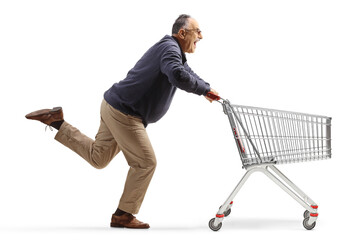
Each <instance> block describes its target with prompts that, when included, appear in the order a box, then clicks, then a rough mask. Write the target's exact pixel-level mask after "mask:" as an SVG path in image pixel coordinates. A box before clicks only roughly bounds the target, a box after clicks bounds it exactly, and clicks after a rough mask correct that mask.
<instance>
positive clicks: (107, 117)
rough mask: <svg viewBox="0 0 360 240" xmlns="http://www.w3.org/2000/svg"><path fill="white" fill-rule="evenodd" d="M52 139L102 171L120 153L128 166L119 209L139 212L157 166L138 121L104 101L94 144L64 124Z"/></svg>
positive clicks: (91, 140) (144, 132)
mask: <svg viewBox="0 0 360 240" xmlns="http://www.w3.org/2000/svg"><path fill="white" fill-rule="evenodd" d="M55 139H56V140H57V141H59V142H60V143H62V144H63V145H65V146H66V147H68V148H70V149H71V150H73V151H74V152H76V153H77V154H79V155H80V156H81V157H82V158H84V159H85V160H86V161H87V162H88V163H90V164H91V165H92V166H93V167H95V168H98V169H101V168H104V167H106V166H107V165H108V164H109V162H110V161H111V160H112V159H113V158H114V157H115V156H116V154H117V153H119V152H120V151H122V152H123V154H124V156H125V158H126V160H127V162H128V165H129V166H130V169H129V172H128V175H127V179H126V183H125V187H124V191H123V194H122V197H121V199H120V202H119V206H118V207H119V209H121V210H123V211H125V212H128V213H132V214H136V213H138V212H139V209H140V206H141V203H142V201H143V200H144V196H145V193H146V190H147V188H148V186H149V184H150V181H151V178H152V176H153V174H154V171H155V167H156V157H155V153H154V151H153V148H152V146H151V143H150V140H149V138H148V135H147V133H146V129H145V128H144V125H143V123H142V121H141V119H139V118H136V117H133V116H129V115H126V114H123V113H122V112H120V111H118V110H116V109H114V108H113V107H112V106H110V105H109V104H108V103H107V102H106V101H105V100H103V102H102V104H101V122H100V127H99V131H98V133H97V135H96V137H95V141H94V140H93V139H91V138H89V137H87V136H85V135H84V134H82V133H81V132H80V131H79V130H78V129H76V128H75V127H73V126H71V125H70V124H69V123H67V122H64V123H63V124H62V125H61V127H60V129H59V131H58V133H57V134H56V136H55Z"/></svg>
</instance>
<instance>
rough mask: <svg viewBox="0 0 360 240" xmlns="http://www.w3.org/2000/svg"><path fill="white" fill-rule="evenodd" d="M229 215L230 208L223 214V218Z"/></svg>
mask: <svg viewBox="0 0 360 240" xmlns="http://www.w3.org/2000/svg"><path fill="white" fill-rule="evenodd" d="M221 207H222V205H221V206H220V207H219V209H220V208H221ZM230 213H231V208H229V209H228V210H226V211H225V212H224V216H225V217H227V216H229V215H230Z"/></svg>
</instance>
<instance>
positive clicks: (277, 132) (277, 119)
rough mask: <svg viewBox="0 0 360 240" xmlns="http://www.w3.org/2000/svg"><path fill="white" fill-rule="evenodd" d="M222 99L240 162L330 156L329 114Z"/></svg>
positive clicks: (278, 161)
mask: <svg viewBox="0 0 360 240" xmlns="http://www.w3.org/2000/svg"><path fill="white" fill-rule="evenodd" d="M224 103H225V104H224V108H226V109H227V111H225V113H226V112H227V114H228V115H229V120H230V123H231V127H232V130H233V133H234V137H235V140H236V143H237V146H238V149H239V153H240V156H241V160H242V162H243V165H244V166H246V165H252V164H261V163H268V162H276V163H277V164H279V163H293V162H301V161H310V160H319V159H326V158H330V157H331V118H330V117H325V116H318V115H311V114H305V113H296V112H288V111H281V110H274V109H265V108H257V107H249V106H240V105H231V104H230V103H229V102H224ZM224 110H225V109H224Z"/></svg>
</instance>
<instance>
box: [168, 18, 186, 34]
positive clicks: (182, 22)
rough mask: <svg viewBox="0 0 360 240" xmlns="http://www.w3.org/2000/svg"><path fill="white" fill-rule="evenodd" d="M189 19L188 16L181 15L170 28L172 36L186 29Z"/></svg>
mask: <svg viewBox="0 0 360 240" xmlns="http://www.w3.org/2000/svg"><path fill="white" fill-rule="evenodd" d="M189 18H191V16H190V15H187V14H181V15H180V16H179V17H178V18H177V19H176V20H175V23H174V25H173V27H172V34H177V33H178V32H179V30H180V29H182V28H186V27H187V25H188V19H189Z"/></svg>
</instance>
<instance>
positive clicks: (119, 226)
mask: <svg viewBox="0 0 360 240" xmlns="http://www.w3.org/2000/svg"><path fill="white" fill-rule="evenodd" d="M110 227H115V228H132V229H148V228H150V227H125V226H124V225H121V224H118V223H110Z"/></svg>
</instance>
